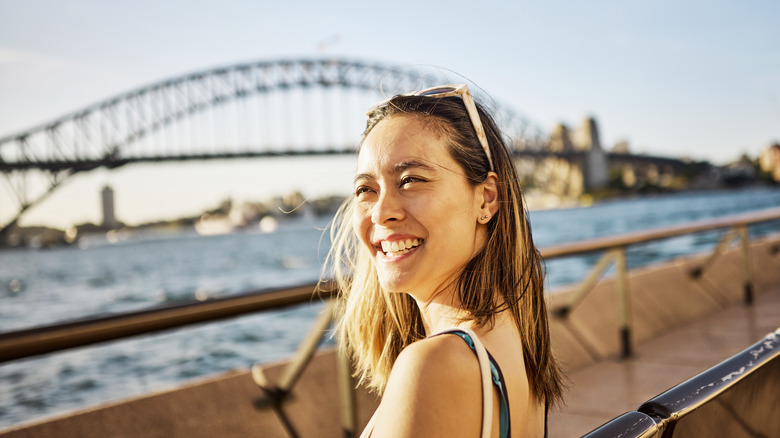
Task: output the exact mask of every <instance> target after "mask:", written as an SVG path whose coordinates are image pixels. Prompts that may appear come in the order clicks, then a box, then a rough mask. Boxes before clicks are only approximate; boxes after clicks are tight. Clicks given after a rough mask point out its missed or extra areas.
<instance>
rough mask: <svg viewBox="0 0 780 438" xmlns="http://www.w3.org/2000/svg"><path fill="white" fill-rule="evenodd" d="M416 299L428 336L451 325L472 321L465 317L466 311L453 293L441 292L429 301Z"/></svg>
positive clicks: (466, 323) (465, 323)
mask: <svg viewBox="0 0 780 438" xmlns="http://www.w3.org/2000/svg"><path fill="white" fill-rule="evenodd" d="M415 301H416V302H417V306H418V307H419V309H420V315H421V317H422V321H423V327H425V334H426V335H428V336H430V335H431V334H434V333H438V332H440V331H442V330H444V329H447V328H450V327H454V326H461V325H466V326H468V325H470V321H467V320H465V319H464V317H465V316H467V315H466V312H465V311H464V310H463V308H462V307H461V306H460V302H459V300H457V297H456V296H455V294H453V293H450V294H444V293H440V294H437V295H436V296H434V297H433V298H432V299H431V300H429V301H420V300H418V299H416V298H415Z"/></svg>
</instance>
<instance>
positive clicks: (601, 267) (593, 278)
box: [553, 250, 617, 318]
mask: <svg viewBox="0 0 780 438" xmlns="http://www.w3.org/2000/svg"><path fill="white" fill-rule="evenodd" d="M615 257H617V253H616V252H615V250H609V251H607V252H606V253H605V254H604V255H603V256H601V258H600V259H599V261H598V262H596V265H595V266H594V267H593V269H592V270H591V271H590V273H589V274H588V276H587V277H586V278H585V280H583V281H582V283H580V286H579V287H578V288H577V290H576V291H575V292H574V294H572V296H571V297H570V298H569V301H568V302H567V303H566V304H565V305H564V306H562V307H560V308H558V309H555V310H554V311H553V312H554V314H555V315H556V316H558V317H560V318H565V317H567V316H569V314H570V313H571V312H572V310H574V308H575V307H577V306H578V305H579V304H580V302H581V301H582V299H583V298H585V295H587V294H588V293H589V292H590V291H591V290H593V288H594V287H595V286H596V283H597V282H598V281H599V279H600V278H601V276H602V275H603V274H604V271H606V270H607V268H609V265H610V264H612V262H613V261H615Z"/></svg>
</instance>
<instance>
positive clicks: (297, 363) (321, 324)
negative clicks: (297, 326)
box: [252, 302, 333, 403]
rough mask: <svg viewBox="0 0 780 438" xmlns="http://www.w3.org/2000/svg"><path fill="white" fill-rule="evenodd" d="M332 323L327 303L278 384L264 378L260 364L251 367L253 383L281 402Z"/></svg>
mask: <svg viewBox="0 0 780 438" xmlns="http://www.w3.org/2000/svg"><path fill="white" fill-rule="evenodd" d="M332 321H333V302H329V303H327V304H326V306H325V309H324V310H323V311H322V312H321V313H320V314H319V316H317V319H316V320H315V321H314V325H313V326H312V328H311V330H309V332H308V333H307V334H306V337H305V338H304V339H303V341H302V342H301V344H300V345H299V346H298V350H297V351H296V353H295V358H294V359H293V360H292V361H291V362H290V363H289V364H288V365H287V367H286V368H285V369H284V373H283V374H282V376H281V377H280V378H279V381H278V383H276V384H273V383H271V382H269V381H268V380H267V379H266V378H265V375H264V374H263V371H262V365H261V364H259V363H257V364H255V365H253V366H252V378H253V379H254V381H255V383H256V384H257V386H259V387H260V388H262V389H263V390H264V391H266V392H267V393H268V395H269V396H270V397H271V398H274V399H275V400H274V401H275V402H276V403H281V400H282V399H284V398H285V397H287V395H288V394H289V393H290V391H292V388H293V386H294V385H295V383H296V382H297V381H298V378H300V377H301V374H303V370H304V369H305V368H306V366H307V365H308V364H309V362H310V361H311V358H312V356H314V352H315V351H316V350H317V345H319V343H320V341H321V340H322V338H323V337H324V336H325V334H326V333H327V330H328V327H330V324H331V322H332Z"/></svg>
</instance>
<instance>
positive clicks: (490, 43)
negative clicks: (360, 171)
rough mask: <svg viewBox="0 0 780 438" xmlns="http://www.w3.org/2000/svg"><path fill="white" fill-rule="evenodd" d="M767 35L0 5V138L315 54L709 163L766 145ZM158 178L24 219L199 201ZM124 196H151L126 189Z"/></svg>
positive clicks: (399, 14)
mask: <svg viewBox="0 0 780 438" xmlns="http://www.w3.org/2000/svg"><path fill="white" fill-rule="evenodd" d="M778 23H780V2H778V1H776V0H772V1H768V0H757V1H747V2H746V1H743V2H738V1H718V0H716V1H683V0H675V1H669V0H658V1H652V2H650V1H625V0H616V1H598V0H595V1H589V2H583V1H575V0H570V1H536V2H528V1H502V2H498V1H482V2H474V1H470V2H465V1H447V2H422V1H419V0H418V1H406V0H401V1H388V2H367V1H366V2H357V1H356V2H343V1H328V2H321V1H309V2H301V1H285V2H261V1H254V2H250V1H234V0H221V1H210V2H205V1H178V0H177V1H150V0H140V1H132V2H113V1H97V0H73V1H67V2H63V1H55V0H25V1H11V0H0V136H5V135H8V134H13V133H15V132H17V131H21V130H24V129H26V128H29V127H31V126H33V125H37V124H40V123H44V122H46V121H48V120H50V119H52V118H55V117H58V116H61V115H63V114H65V113H68V112H70V111H73V110H76V109H78V108H81V107H83V106H86V105H89V104H91V103H95V102H98V101H101V100H103V99H105V98H106V97H110V96H113V95H115V94H118V93H121V92H123V91H126V90H128V89H131V88H134V87H138V86H142V85H145V84H147V83H150V82H156V81H159V80H162V79H165V78H168V77H171V76H175V75H180V74H184V73H188V72H191V71H194V70H203V69H208V68H211V67H217V66H220V65H230V64H235V63H238V62H249V61H258V60H270V59H277V58H299V57H315V56H323V55H328V56H344V57H348V58H353V59H365V60H372V61H381V62H384V63H387V64H391V65H392V64H400V63H424V64H432V65H437V66H442V67H445V68H448V69H451V70H454V71H456V72H458V73H460V74H462V75H464V76H466V77H468V78H469V79H471V80H472V81H473V82H475V83H476V84H478V85H480V86H481V87H482V88H483V89H484V90H485V91H486V92H488V93H489V94H491V95H492V96H493V97H495V98H497V99H499V100H500V101H502V102H505V103H507V104H509V105H511V106H512V107H514V108H516V109H518V110H520V111H522V112H523V113H524V114H526V115H527V116H529V117H530V118H532V119H533V120H534V121H536V122H537V123H538V124H539V125H541V126H543V127H545V128H547V129H551V128H552V126H553V125H554V124H556V123H558V122H564V123H567V124H568V125H570V126H573V127H574V126H577V125H579V124H580V122H581V120H582V119H583V118H584V117H586V116H594V117H596V119H597V120H598V122H599V125H600V130H601V137H602V143H603V145H604V146H605V147H607V148H610V147H611V146H612V145H613V144H614V143H615V142H617V141H620V140H627V141H628V142H629V146H630V148H631V150H632V151H634V152H644V153H648V154H653V155H669V156H678V157H682V156H688V157H692V158H695V159H707V160H710V161H712V162H714V163H717V164H723V163H726V162H729V161H732V160H735V159H737V158H738V157H739V155H740V154H742V153H747V154H749V155H751V156H756V155H758V154H759V153H760V151H761V150H762V149H764V148H766V147H767V146H768V145H769V144H770V143H771V142H773V141H779V140H780V26H778ZM255 163H257V162H256V161H255ZM293 164H294V165H296V166H300V167H301V168H306V169H310V172H311V173H312V174H314V175H322V176H323V178H324V177H326V176H327V174H328V172H329V171H330V172H334V173H336V174H338V176H339V177H338V178H331V179H333V180H334V181H338V182H334V184H335V185H334V187H336V186H337V187H342V186H346V188H347V189H348V185H349V180H350V178H349V173H350V172H351V169H350V166H351V162H350V161H349V160H343V159H342V160H333V161H332V162H328V163H327V168H323V167H322V165H320V166H319V167H317V166H315V165H314V164H312V163H308V164H306V163H304V162H303V161H301V162H296V163H293ZM265 165H266V166H267V164H265ZM259 166H263V165H259ZM307 166H308V167H307ZM185 167H186V168H187V169H188V170H187V171H188V172H190V173H192V174H195V175H203V174H207V175H212V177H214V178H216V177H217V176H218V175H223V176H224V175H227V174H230V175H233V176H234V179H236V181H235V183H229V184H228V183H225V184H224V185H223V186H220V187H213V188H211V189H209V190H211V191H213V192H214V193H211V192H210V191H209V190H205V191H204V194H203V196H202V198H203V199H202V200H201V204H214V202H215V201H214V200H213V199H212V197H214V198H217V199H218V198H219V197H220V196H234V197H236V198H241V197H243V196H246V197H256V196H259V195H260V193H259V192H257V191H255V192H249V193H241V190H242V189H241V187H243V186H245V185H246V184H245V181H241V178H239V177H238V176H236V175H239V174H240V172H236V171H230V172H228V173H225V172H227V171H225V170H224V168H221V169H222V170H219V168H218V167H219V166H217V165H215V164H198V165H195V164H193V165H187V166H185ZM160 169H161V168H157V170H150V171H148V172H146V171H142V170H138V169H136V170H120V171H116V172H106V171H101V172H96V173H94V174H93V175H91V176H84V177H79V178H80V179H74V181H72V182H69V183H68V184H66V186H65V187H64V188H63V189H62V190H63V192H62V193H57V194H56V195H55V196H53V197H52V198H51V199H50V200H47V201H46V202H45V203H44V204H42V206H41V207H40V208H37V209H36V210H35V211H32V212H31V219H28V220H27V222H28V223H32V222H49V223H52V224H59V225H63V224H65V223H67V222H73V221H79V220H81V219H89V220H94V221H98V220H99V217H98V216H97V211H98V210H97V199H98V190H99V186H100V185H102V184H103V183H110V184H112V185H115V190H117V197H118V204H119V205H118V207H117V208H118V213H119V216H120V219H125V220H128V219H127V218H128V217H129V218H130V219H129V221H130V222H133V221H141V220H146V219H152V218H154V216H155V215H157V216H159V217H171V216H175V215H176V214H179V213H186V212H194V211H196V209H197V208H200V207H201V206H202V205H201V204H198V205H196V204H192V203H191V204H187V205H185V203H183V202H182V203H180V204H177V203H176V202H174V200H172V199H170V198H169V199H165V196H163V195H164V194H165V191H166V190H170V186H171V185H172V183H171V178H172V176H171V175H169V174H168V173H167V172H166V171H164V170H160ZM163 169H164V168H163ZM234 170H235V169H234ZM256 170H257V169H256V168H255V169H254V171H256ZM144 172H146V173H144ZM209 172H214V173H213V174H209ZM220 172H222V173H220ZM228 179H229V178H228ZM315 179H316V178H315ZM123 184H124V186H123ZM307 184H311V181H304V180H303V179H300V178H299V180H297V181H292V182H284V183H282V182H280V183H279V184H278V185H274V186H273V187H274V188H278V189H279V190H280V191H283V190H285V189H288V188H299V189H301V190H303V191H304V192H306V191H307V190H309V187H308V186H307ZM117 185H118V187H116V186H117ZM265 185H266V186H268V184H265ZM314 185H315V186H318V187H319V189H320V191H322V190H325V189H323V187H321V186H322V184H321V181H315V183H314ZM82 186H83V187H82ZM96 187H97V188H96ZM123 187H125V190H124V191H120V188H123ZM166 187H167V188H166ZM141 188H144V189H145V190H149V189H152V190H157V191H158V192H161V193H162V194H161V196H160V197H159V199H157V198H155V199H149V198H148V197H146V198H144V197H143V196H141V195H132V196H131V194H130V193H129V192H131V191H132V190H136V191H138V190H141ZM212 189H213V190H212ZM315 191H316V190H315ZM205 192H208V193H205ZM312 194H315V193H312ZM174 197H175V196H174ZM0 199H2V198H0ZM123 199H124V201H123ZM141 200H145V201H144V202H141ZM0 208H3V207H2V206H0Z"/></svg>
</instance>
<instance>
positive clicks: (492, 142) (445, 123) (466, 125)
mask: <svg viewBox="0 0 780 438" xmlns="http://www.w3.org/2000/svg"><path fill="white" fill-rule="evenodd" d="M477 109H478V112H479V115H480V119H481V121H482V124H483V126H484V128H485V133H486V135H487V138H488V143H489V146H490V151H491V154H492V156H493V161H494V166H495V172H496V173H497V174H498V192H499V194H498V196H499V209H498V212H497V213H496V215H495V216H494V217H493V218H491V220H490V222H488V238H487V242H486V244H485V246H484V248H482V250H481V251H479V252H478V253H477V254H476V255H475V256H474V257H473V258H472V259H471V260H470V261H469V262H468V263H467V265H466V266H465V268H464V269H463V271H462V272H461V274H460V275H459V277H458V279H457V289H456V290H457V293H458V294H459V299H460V303H462V306H463V309H464V310H465V311H466V312H467V314H468V317H467V318H468V319H472V320H474V321H475V323H476V324H477V325H479V326H482V325H486V324H487V325H492V324H493V323H494V321H495V315H496V314H497V313H498V312H503V311H507V312H510V314H511V316H512V319H513V320H514V321H515V324H516V325H517V328H518V331H519V333H520V336H521V339H522V345H523V357H524V359H525V368H526V372H527V374H528V379H529V386H530V389H531V392H532V393H533V394H534V396H536V397H537V399H539V400H543V401H545V403H546V404H547V405H554V404H557V403H559V402H560V401H561V399H562V394H563V383H562V374H561V372H560V370H559V368H558V365H557V363H556V361H555V359H554V357H553V355H552V351H551V347H550V336H549V328H548V324H547V310H546V305H545V299H544V271H543V266H542V259H541V256H540V254H539V252H538V251H537V249H536V247H535V246H534V243H533V239H532V237H531V226H530V223H529V221H528V217H527V211H526V210H525V206H524V203H523V197H522V192H521V187H520V182H519V179H518V176H517V171H516V169H515V165H514V161H513V158H512V155H511V153H510V151H509V149H508V148H507V146H506V143H505V141H504V139H503V137H502V135H501V133H500V132H499V130H498V128H497V126H496V124H495V122H494V120H493V118H492V117H491V116H490V115H489V114H488V113H487V112H486V111H485V110H484V109H483V108H482V106H481V105H479V104H477ZM399 116H413V117H423V118H425V120H427V121H432V122H434V123H431V124H430V126H431V127H432V129H439V130H441V131H442V133H443V134H445V137H446V138H447V139H448V143H447V144H448V149H449V152H450V154H451V156H452V157H453V158H454V159H455V161H457V162H458V163H459V164H460V166H461V167H462V168H463V170H464V172H465V174H466V178H467V179H468V180H469V182H470V184H472V185H477V184H480V183H483V182H484V181H485V180H486V178H487V175H488V172H489V171H490V163H489V162H488V160H487V157H486V155H485V153H484V151H483V150H482V148H481V146H480V143H479V140H478V139H477V136H476V133H475V131H474V128H473V126H472V124H471V120H470V119H469V116H468V113H467V112H466V109H465V106H464V104H463V102H462V101H461V99H460V98H459V97H446V98H435V99H434V98H430V97H420V96H396V97H394V98H393V99H391V100H390V101H389V102H388V104H387V105H384V106H381V107H379V108H377V109H375V110H373V111H372V112H371V113H370V114H369V119H368V122H367V125H366V130H365V132H364V138H365V136H366V135H368V133H369V132H371V130H372V129H373V128H374V126H376V124H377V123H379V122H380V121H382V120H384V119H385V118H389V117H399ZM353 208H354V196H353V197H350V198H349V199H347V200H346V201H345V202H344V203H343V204H342V206H341V207H340V208H339V211H338V212H337V214H336V216H335V218H334V220H333V226H332V228H331V240H332V247H331V251H330V253H329V254H328V259H327V261H326V265H325V268H324V270H323V279H322V281H321V284H322V285H324V284H325V280H330V279H332V280H335V282H336V285H337V287H338V288H339V294H340V298H341V299H340V306H339V310H340V311H339V317H340V318H339V323H338V327H337V329H338V336H339V341H340V347H341V348H344V349H346V351H347V352H348V353H349V354H350V356H351V357H352V359H353V361H354V366H355V368H356V370H357V373H358V375H359V377H360V382H361V383H362V384H365V385H367V386H368V387H369V388H372V389H375V390H377V391H378V392H382V390H383V389H384V386H385V385H386V384H387V379H388V377H389V375H390V370H391V369H392V367H393V363H394V362H395V360H396V358H397V357H398V355H399V354H400V353H401V350H403V348H404V347H406V346H407V345H409V344H411V343H412V342H415V341H417V340H419V339H422V338H424V337H425V335H426V333H425V329H424V328H423V324H422V318H421V316H420V312H419V309H418V307H417V304H416V303H415V302H414V300H413V299H412V297H411V296H410V295H408V294H398V293H387V292H385V291H384V290H382V287H381V286H380V284H379V279H378V276H377V273H376V270H375V268H374V266H373V263H372V261H371V259H370V255H369V253H368V250H367V249H366V248H365V247H364V246H363V245H361V244H360V242H359V240H358V237H357V236H356V234H355V233H354V231H353V229H352V222H351V220H352V210H353Z"/></svg>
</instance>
